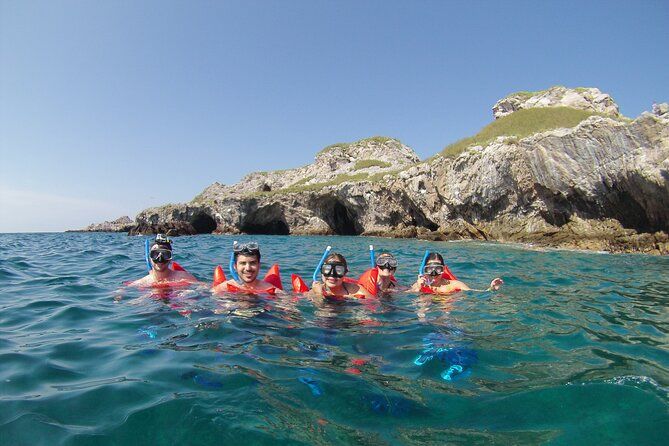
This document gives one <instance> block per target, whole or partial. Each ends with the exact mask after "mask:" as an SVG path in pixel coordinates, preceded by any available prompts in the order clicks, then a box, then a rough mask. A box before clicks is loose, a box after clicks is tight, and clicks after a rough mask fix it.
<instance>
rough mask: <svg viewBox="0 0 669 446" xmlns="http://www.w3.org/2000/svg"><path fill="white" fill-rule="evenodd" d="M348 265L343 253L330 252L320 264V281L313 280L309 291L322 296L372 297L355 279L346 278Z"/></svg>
mask: <svg viewBox="0 0 669 446" xmlns="http://www.w3.org/2000/svg"><path fill="white" fill-rule="evenodd" d="M347 273H348V265H347V263H346V259H345V258H344V256H343V255H341V254H338V253H335V252H333V253H331V254H330V255H329V256H327V257H326V258H325V261H324V262H323V265H322V266H321V281H320V282H314V283H313V285H312V286H311V291H312V292H313V293H314V294H316V295H317V296H323V297H358V298H367V297H372V295H371V294H369V293H368V292H367V291H366V290H365V289H364V288H363V287H361V286H360V285H358V284H357V283H356V282H355V281H350V280H348V279H346V274H347Z"/></svg>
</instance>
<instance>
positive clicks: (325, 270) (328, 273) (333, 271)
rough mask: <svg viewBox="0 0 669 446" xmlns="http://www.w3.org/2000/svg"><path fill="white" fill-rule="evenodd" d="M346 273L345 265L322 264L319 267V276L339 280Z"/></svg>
mask: <svg viewBox="0 0 669 446" xmlns="http://www.w3.org/2000/svg"><path fill="white" fill-rule="evenodd" d="M347 271H348V270H347V268H346V265H344V264H343V263H324V264H323V266H321V274H323V275H324V276H325V277H334V278H336V279H341V278H342V277H344V276H345V275H346V273H347Z"/></svg>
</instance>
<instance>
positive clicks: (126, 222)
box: [77, 215, 135, 232]
mask: <svg viewBox="0 0 669 446" xmlns="http://www.w3.org/2000/svg"><path fill="white" fill-rule="evenodd" d="M134 226H135V222H134V221H132V220H131V219H130V217H128V216H127V215H124V216H123V217H119V218H117V219H116V220H114V221H105V222H102V223H91V224H90V225H88V226H86V227H85V228H84V229H81V230H79V231H77V232H128V231H131V230H132V229H133V228H134Z"/></svg>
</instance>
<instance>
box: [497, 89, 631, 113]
mask: <svg viewBox="0 0 669 446" xmlns="http://www.w3.org/2000/svg"><path fill="white" fill-rule="evenodd" d="M540 107H570V108H576V109H579V110H588V111H594V112H599V113H605V114H607V115H612V116H616V117H617V116H620V112H619V111H618V105H617V104H616V103H615V102H614V101H613V99H612V98H611V96H609V95H608V94H605V93H602V92H601V91H599V90H598V89H597V88H577V89H571V88H566V87H560V86H556V87H552V88H549V89H548V90H544V91H538V92H533V93H528V92H521V93H514V94H512V95H509V96H507V97H505V98H504V99H501V100H499V101H497V103H496V104H495V105H494V106H493V108H492V114H493V116H494V117H495V119H499V118H501V117H502V116H506V115H509V114H511V113H513V112H515V111H518V110H523V109H527V108H540Z"/></svg>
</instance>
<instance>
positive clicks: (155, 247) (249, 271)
mask: <svg viewBox="0 0 669 446" xmlns="http://www.w3.org/2000/svg"><path fill="white" fill-rule="evenodd" d="M146 248H147V249H146V262H147V268H148V269H149V273H148V275H147V276H145V277H143V278H141V279H139V280H136V281H134V282H131V283H130V284H129V285H130V286H137V287H152V286H161V285H162V286H170V285H178V284H192V283H198V280H197V279H196V278H195V277H194V276H193V275H192V274H190V273H188V272H187V271H186V270H184V269H183V268H182V267H181V266H180V265H179V264H178V263H177V262H175V261H173V259H172V251H173V250H172V241H171V240H170V239H169V238H168V237H166V236H164V235H162V234H158V235H157V236H156V238H155V240H154V241H153V242H152V243H148V241H147V246H146ZM370 249H371V247H370ZM371 252H372V255H371V258H372V261H373V262H374V266H373V267H372V268H371V269H369V270H368V271H366V272H365V274H363V275H362V276H361V277H360V279H358V280H355V279H350V278H348V277H346V276H347V274H348V272H349V269H348V264H347V262H346V259H345V258H344V256H343V255H341V254H338V253H334V252H330V247H328V249H327V250H326V252H325V254H324V255H323V258H322V259H321V262H320V263H319V265H318V267H317V270H316V271H315V272H314V275H313V283H312V285H311V287H308V286H307V285H306V284H305V283H304V281H303V280H302V279H301V278H300V277H299V276H297V275H295V274H293V275H292V283H293V290H294V291H296V292H303V293H304V292H308V293H312V294H315V295H319V296H324V297H357V298H369V297H374V296H378V295H384V294H389V293H393V292H401V291H411V292H418V293H428V294H451V293H455V292H458V291H465V290H471V288H470V287H469V286H467V285H466V284H465V283H463V282H461V281H459V280H457V279H456V277H455V276H454V275H453V273H451V271H450V270H449V269H448V267H447V266H446V264H445V263H444V258H443V257H442V256H441V254H439V253H436V252H426V253H425V256H424V258H423V262H422V265H421V268H420V271H419V274H418V277H417V280H416V282H415V283H414V284H413V285H412V286H411V287H403V286H401V285H400V284H399V283H398V282H397V280H396V279H395V272H396V271H397V268H398V266H399V265H398V262H397V259H396V258H395V257H394V256H393V255H392V254H391V253H389V252H383V253H381V254H379V255H378V256H374V255H373V251H371ZM260 258H261V255H260V246H259V245H258V244H257V243H255V242H248V243H235V244H234V245H233V253H232V257H231V260H230V273H231V275H232V278H231V279H227V278H226V277H225V275H224V273H223V270H222V268H221V267H220V266H219V267H217V268H216V270H215V272H214V283H213V285H212V291H213V292H214V293H222V292H232V293H245V294H265V293H266V294H281V293H283V287H282V285H281V279H280V277H279V272H278V267H277V266H276V265H275V266H273V267H272V268H271V269H270V271H269V272H268V274H267V275H266V276H265V278H264V279H260V278H259V273H260ZM319 274H320V280H318V279H319V277H318V275H319ZM502 284H503V281H502V279H500V278H495V279H493V280H492V282H491V283H490V287H489V288H488V289H487V290H478V291H488V290H497V289H499V288H500V286H501V285H502Z"/></svg>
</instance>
